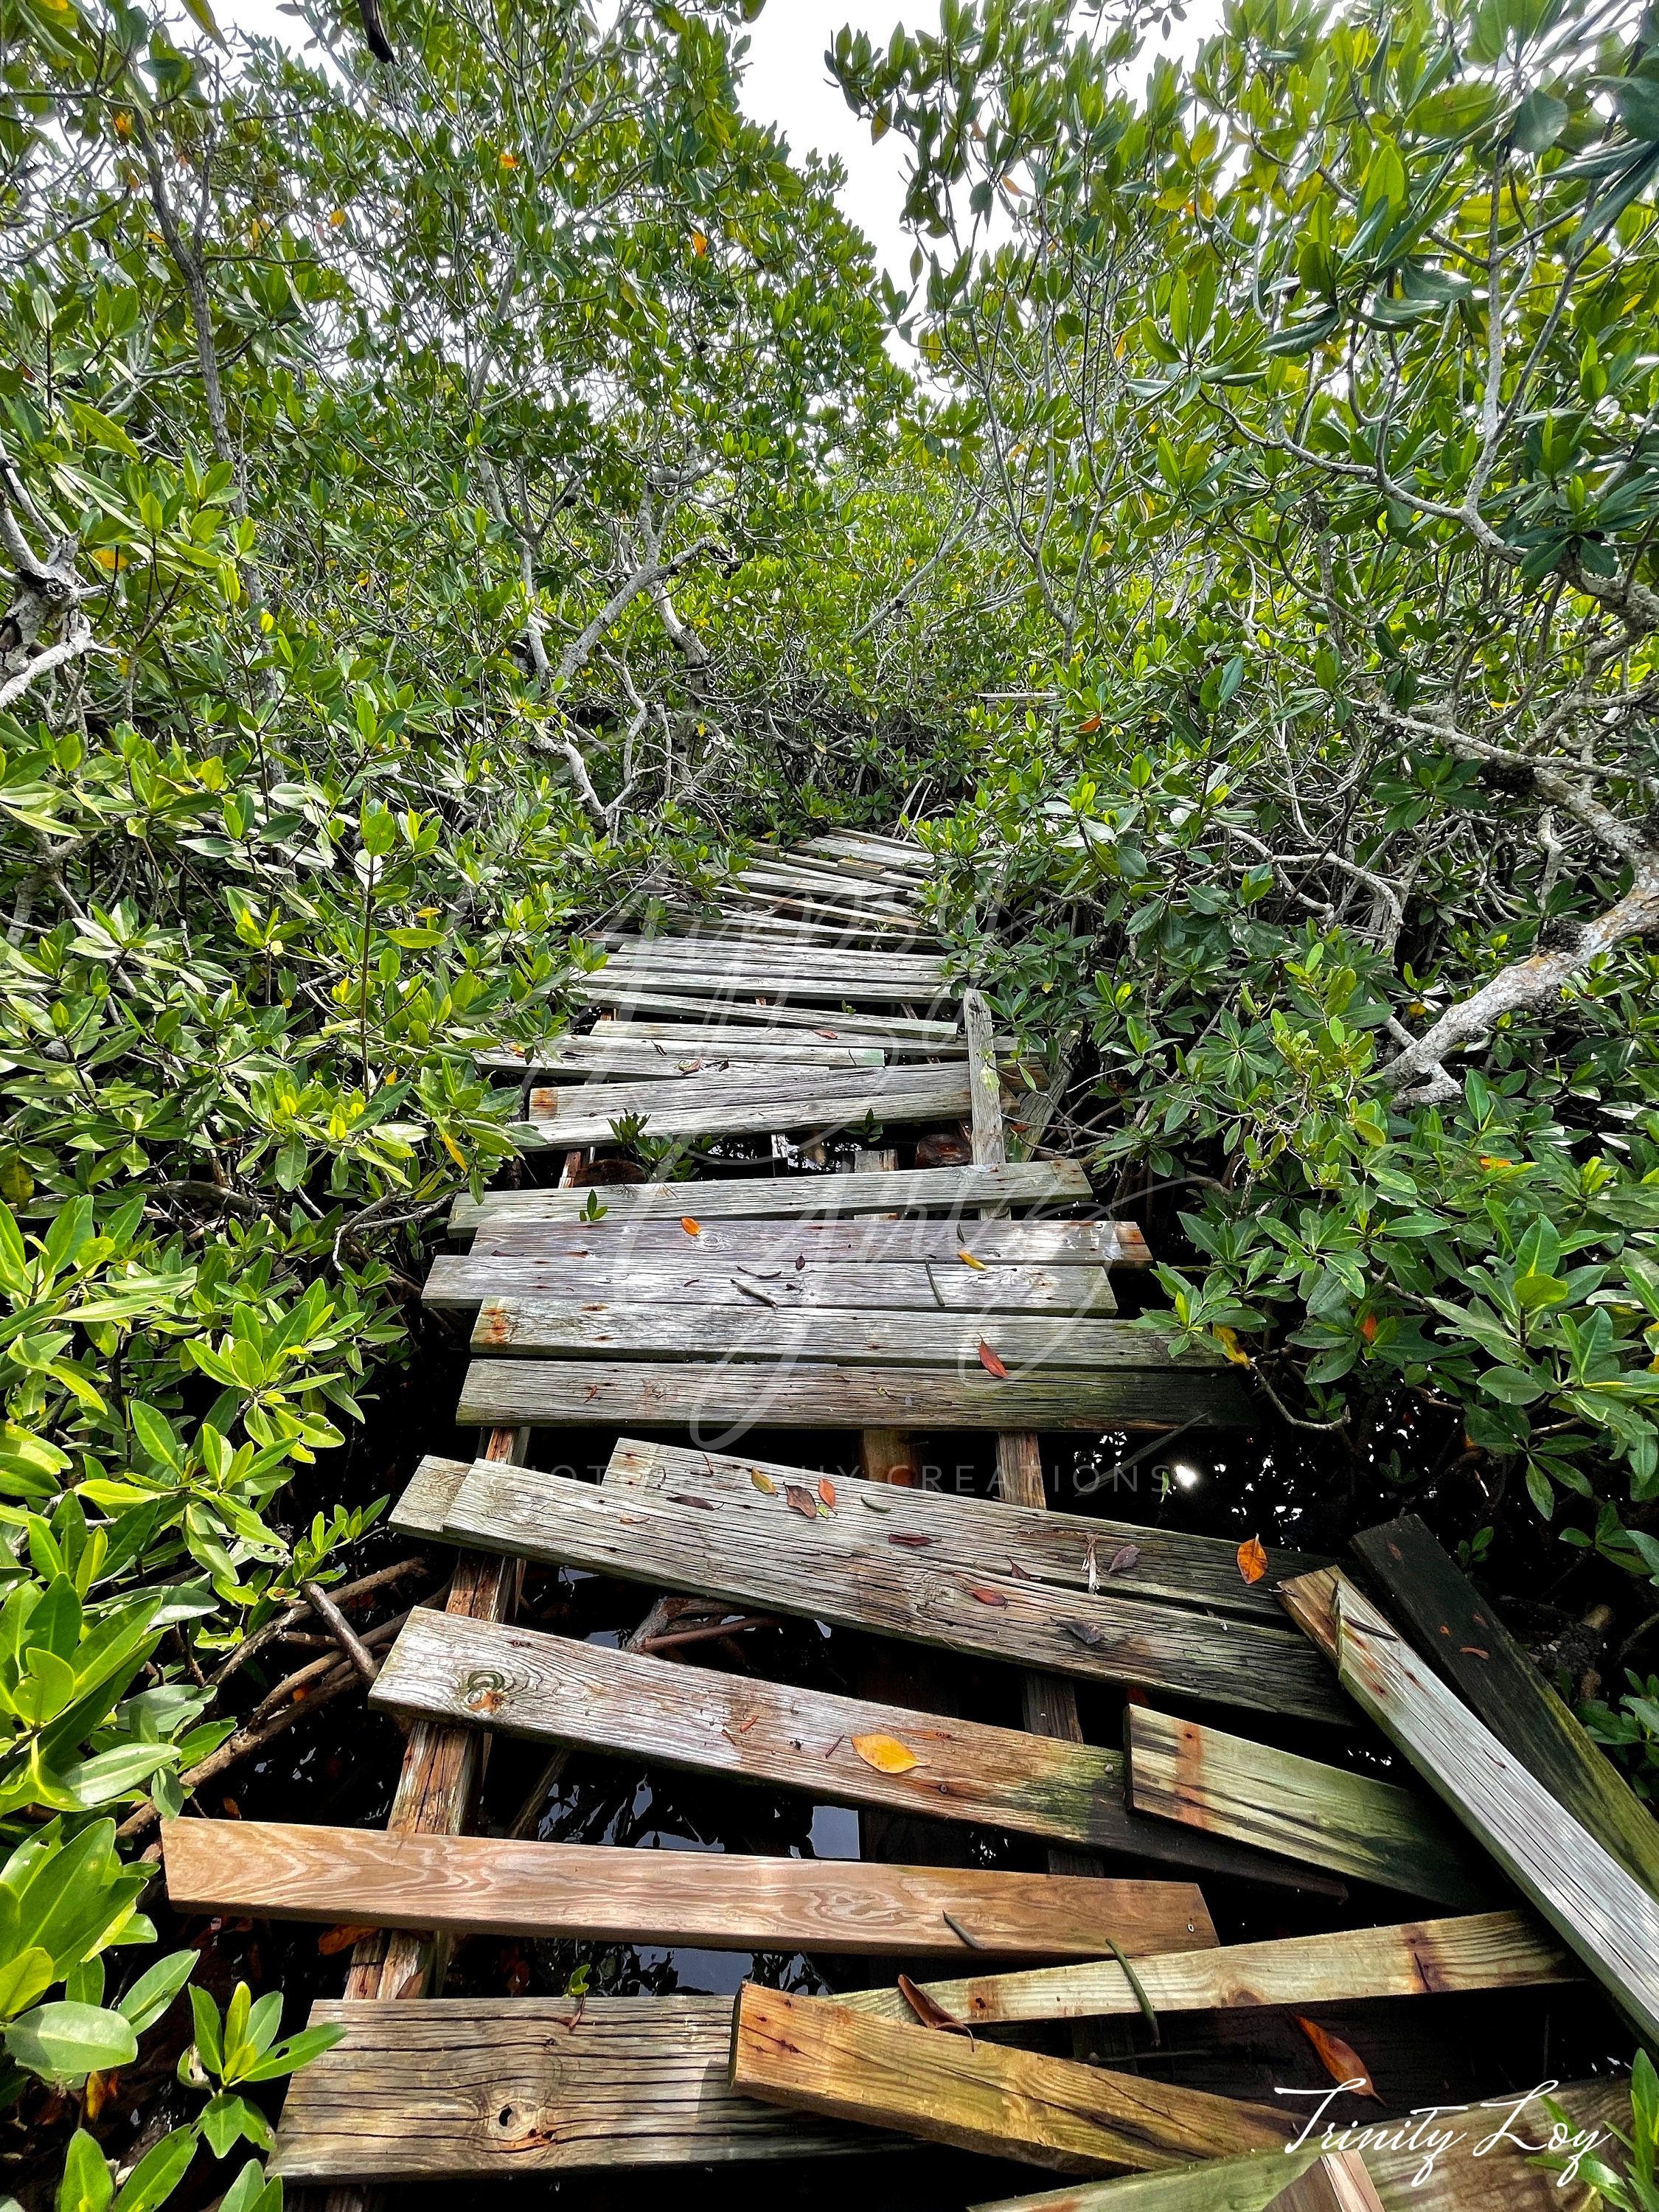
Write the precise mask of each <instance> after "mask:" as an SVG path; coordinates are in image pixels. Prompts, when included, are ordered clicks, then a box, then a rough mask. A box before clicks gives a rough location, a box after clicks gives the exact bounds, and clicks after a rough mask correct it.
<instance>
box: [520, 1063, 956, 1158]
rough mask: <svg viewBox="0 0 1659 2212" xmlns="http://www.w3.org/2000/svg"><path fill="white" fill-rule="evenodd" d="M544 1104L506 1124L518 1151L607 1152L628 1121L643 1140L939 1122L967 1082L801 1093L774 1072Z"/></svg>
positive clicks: (910, 1077) (940, 1071)
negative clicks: (755, 1079)
mask: <svg viewBox="0 0 1659 2212" xmlns="http://www.w3.org/2000/svg"><path fill="white" fill-rule="evenodd" d="M623 1093H626V1094H627V1096H626V1097H623V1096H621V1095H620V1094H623ZM548 1095H549V1096H550V1097H554V1098H556V1100H557V1102H558V1103H557V1106H556V1110H555V1111H554V1112H552V1113H551V1114H550V1115H547V1116H546V1117H545V1118H543V1117H540V1116H536V1115H532V1119H531V1120H530V1121H513V1122H511V1123H509V1124H508V1127H509V1128H510V1129H511V1131H512V1133H513V1141H514V1143H515V1144H516V1145H517V1146H518V1147H519V1149H520V1152H534V1151H536V1150H537V1149H538V1147H539V1148H542V1149H546V1148H547V1147H550V1146H551V1147H553V1148H554V1149H556V1150H562V1149H563V1148H564V1147H565V1146H580V1145H610V1144H614V1143H616V1141H617V1139H616V1136H615V1133H614V1132H613V1130H612V1127H611V1124H612V1123H613V1122H615V1121H621V1120H623V1118H625V1117H626V1116H628V1115H639V1116H640V1118H641V1120H642V1121H644V1122H645V1123H646V1125H647V1129H648V1132H649V1134H650V1135H651V1136H652V1137H653V1138H661V1137H738V1136H748V1135H753V1134H754V1133H756V1132H757V1131H761V1130H766V1131H771V1130H782V1129H831V1128H850V1127H858V1126H859V1125H860V1124H861V1123H863V1122H865V1121H868V1120H869V1119H870V1118H871V1117H872V1115H873V1116H874V1117H875V1119H876V1120H877V1121H949V1120H950V1119H951V1116H952V1115H957V1114H964V1113H966V1112H967V1110H968V1079H967V1076H966V1074H965V1073H963V1063H962V1062H960V1061H957V1060H945V1061H942V1062H941V1063H940V1064H939V1066H937V1067H935V1066H921V1067H915V1068H896V1069H894V1070H892V1071H890V1072H888V1071H878V1070H875V1069H872V1070H871V1071H870V1072H869V1073H867V1074H866V1073H862V1072H861V1071H858V1070H854V1071H852V1072H850V1073H846V1074H843V1075H838V1074H836V1073H835V1072H834V1071H832V1070H829V1069H825V1070H824V1071H823V1073H821V1074H820V1075H818V1077H817V1080H816V1083H815V1085H814V1086H813V1087H812V1088H811V1089H809V1088H808V1087H807V1086H806V1085H804V1084H803V1085H799V1087H795V1086H790V1087H787V1088H786V1087H785V1085H784V1082H783V1078H782V1076H781V1074H780V1073H773V1074H772V1075H770V1076H769V1079H768V1080H767V1082H766V1083H764V1084H756V1085H754V1086H753V1087H752V1088H751V1087H750V1086H749V1085H744V1084H743V1083H740V1082H736V1081H733V1080H732V1079H730V1078H729V1077H726V1076H722V1077H720V1079H718V1080H716V1079H713V1078H709V1079H705V1078H704V1077H702V1076H700V1075H687V1076H681V1077H679V1078H678V1079H676V1080H674V1081H672V1082H663V1083H629V1084H623V1083H614V1084H612V1083H606V1084H601V1085H598V1086H593V1085H576V1086H575V1087H574V1089H570V1090H566V1091H556V1092H550V1093H549V1094H548Z"/></svg>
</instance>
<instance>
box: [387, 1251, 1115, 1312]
mask: <svg viewBox="0 0 1659 2212" xmlns="http://www.w3.org/2000/svg"><path fill="white" fill-rule="evenodd" d="M421 1295H422V1298H423V1299H424V1301H425V1303H426V1304H428V1305H429V1306H435V1307H440V1308H442V1307H447V1308H451V1309H454V1308H461V1309H465V1308H467V1307H471V1306H478V1305H482V1304H483V1301H484V1300H485V1299H486V1298H493V1297H502V1298H506V1297H519V1298H521V1297H535V1298H544V1299H565V1300H568V1301H569V1302H570V1303H571V1304H575V1305H590V1304H607V1305H630V1306H643V1305H664V1306H738V1305H744V1304H747V1305H750V1306H754V1307H756V1308H758V1309H762V1310H766V1311H768V1312H772V1313H787V1312H789V1311H790V1310H793V1309H801V1310H805V1309H817V1308H829V1309H830V1310H839V1311H842V1312H850V1313H866V1312H872V1311H877V1310H884V1311H890V1312H900V1313H903V1312H916V1311H920V1312H922V1313H940V1312H946V1313H966V1314H981V1315H985V1316H990V1315H993V1314H1000V1313H1022V1312H1023V1313H1095V1314H1110V1313H1115V1312H1116V1310H1117V1301H1116V1299H1115V1297H1114V1296H1113V1293H1112V1286H1111V1284H1110V1282H1109V1279H1108V1278H1107V1274H1106V1271H1105V1269H1104V1268H1103V1267H1018V1266H1009V1267H983V1268H973V1269H970V1268H966V1267H963V1266H962V1265H961V1264H960V1263H959V1262H953V1263H946V1264H941V1265H939V1266H932V1265H930V1264H929V1263H928V1262H927V1261H925V1260H918V1261H914V1262H911V1261H891V1262H875V1263H872V1265H870V1266H868V1267H863V1266H860V1265H859V1264H858V1263H857V1262H856V1261H845V1262H842V1261H833V1260H832V1261H813V1260H809V1261H806V1262H805V1265H804V1266H802V1267H795V1266H793V1264H792V1265H788V1266H784V1265H781V1264H780V1265H778V1266H774V1267H746V1266H744V1263H743V1261H732V1260H722V1259H720V1258H719V1257H717V1256H714V1255H711V1256H710V1257H709V1258H708V1259H707V1260H705V1259H703V1258H702V1256H701V1255H699V1254H698V1253H697V1251H696V1249H695V1246H691V1245H689V1246H688V1249H687V1251H686V1255H685V1256H684V1259H681V1260H671V1259H670V1258H669V1257H668V1256H667V1255H666V1254H664V1253H653V1254H651V1255H648V1256H641V1257H638V1258H635V1257H634V1256H633V1255H630V1254H629V1252H628V1251H627V1249H626V1248H625V1247H624V1248H622V1249H617V1250H615V1251H609V1252H607V1251H605V1250H598V1251H595V1252H593V1253H592V1256H591V1257H586V1258H584V1257H582V1256H580V1248H578V1247H576V1246H574V1245H573V1246H572V1247H570V1248H569V1249H568V1251H567V1252H566V1253H564V1254H562V1255H559V1256H556V1257H549V1258H539V1257H538V1258H526V1259H515V1258H511V1257H498V1256H497V1255H495V1254H493V1253H490V1252H489V1251H485V1252H484V1253H483V1254H479V1253H477V1251H473V1252H469V1253H466V1254H465V1255H463V1254H460V1253H456V1252H441V1253H439V1255H437V1257H436V1258H435V1260H434V1261H433V1262H432V1265H431V1267H430V1268H429V1269H428V1273H427V1279H426V1282H425V1284H424V1285H423V1287H422V1292H421Z"/></svg>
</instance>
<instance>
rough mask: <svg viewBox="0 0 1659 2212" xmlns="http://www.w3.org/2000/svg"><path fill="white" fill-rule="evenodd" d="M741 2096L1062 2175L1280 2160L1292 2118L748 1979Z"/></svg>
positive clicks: (736, 2053) (738, 2061)
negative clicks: (1246, 2152)
mask: <svg viewBox="0 0 1659 2212" xmlns="http://www.w3.org/2000/svg"><path fill="white" fill-rule="evenodd" d="M732 2087H733V2088H736V2089H741V2090H743V2091H744V2093H746V2094H748V2095H750V2096H752V2097H759V2098H763V2099H765V2100H767V2101H769V2102H770V2103H774V2104H779V2105H782V2106H785V2107H786V2108H787V2109H788V2110H790V2111H793V2112H814V2113H817V2114H819V2115H820V2116H823V2117H825V2118H829V2117H833V2118H840V2119H848V2120H859V2121H862V2122H863V2123H864V2124H865V2125H866V2126H869V2127H881V2128H902V2129H903V2130H905V2131H906V2132H907V2133H908V2134H913V2135H918V2136H921V2137H922V2138H923V2139H924V2140H925V2141H927V2142H945V2143H953V2144H955V2145H956V2146H957V2148H959V2149H963V2150H971V2151H982V2152H985V2153H987V2154H990V2155H993V2156H995V2157H1000V2158H1017V2159H1023V2160H1026V2161H1027V2162H1028V2163H1029V2164H1030V2165H1033V2166H1051V2167H1053V2168H1054V2169H1055V2170H1056V2171H1058V2172H1061V2173H1100V2172H1107V2173H1110V2172H1120V2171H1121V2170H1123V2169H1125V2168H1128V2169H1130V2170H1132V2171H1144V2170H1146V2169H1147V2168H1156V2167H1159V2166H1176V2165H1181V2164H1184V2163H1187V2162H1188V2161H1190V2160H1193V2159H1195V2158H1204V2157H1206V2156H1214V2155H1215V2154H1217V2153H1218V2152H1220V2151H1223V2150H1230V2151H1231V2150H1237V2149H1238V2148H1241V2147H1243V2148H1245V2149H1259V2150H1266V2149H1279V2148H1282V2147H1283V2146H1284V2145H1285V2143H1286V2142H1289V2141H1290V2140H1291V2137H1292V2136H1295V2135H1296V2134H1297V2132H1298V2130H1299V2125H1300V2123H1299V2121H1298V2119H1297V2118H1296V2117H1295V2116H1294V2115H1292V2114H1291V2113H1290V2112H1285V2111H1273V2110H1270V2109H1269V2108H1268V2107H1267V2106H1261V2105H1246V2104H1243V2103H1240V2102H1238V2101H1237V2100H1234V2099H1232V2098H1230V2097H1215V2096H1211V2095H1210V2094H1208V2093H1206V2092H1205V2091H1203V2090H1200V2089H1182V2088H1177V2087H1168V2086H1166V2085H1164V2083H1162V2082H1157V2081H1148V2080H1146V2078H1144V2077H1143V2076H1139V2075H1125V2074H1112V2073H1108V2072H1106V2071H1104V2070H1103V2069H1099V2068H1092V2067H1084V2066H1079V2065H1078V2064H1076V2063H1073V2061H1072V2060H1071V2059H1068V2058H1048V2057H1038V2056H1036V2054H1035V2053H1033V2052H1031V2051H1010V2050H1007V2049H1006V2048H1004V2047H1003V2046H1002V2045H999V2044H995V2043H981V2042H978V2041H976V2040H975V2039H974V2038H973V2037H972V2036H960V2035H949V2034H940V2033H936V2032H934V2031H933V2030H930V2029H928V2028H926V2027H916V2026H912V2027H896V2026H894V2025H893V2024H892V2023H890V2022H889V2021H884V2020H877V2019H872V2018H871V2016H870V2015H868V2014H866V2013H860V2012H854V2010H852V2009H851V2008H850V2007H848V2006H845V2005H838V2004H834V2003H831V2002H829V2000H828V1999H826V1998H823V1997H798V1996H788V1995H787V1994H786V1993H785V1992H784V1991H782V1990H769V1989H763V1988H761V1987H760V1986H759V1985H758V1984H756V1983H754V1982H745V1983H744V1986H743V1988H742V1990H740V1991H739V1992H738V2009H737V2017H736V2019H735V2021H734V2022H733V2024H732Z"/></svg>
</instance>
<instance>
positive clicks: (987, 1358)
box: [979, 1340, 1008, 1383]
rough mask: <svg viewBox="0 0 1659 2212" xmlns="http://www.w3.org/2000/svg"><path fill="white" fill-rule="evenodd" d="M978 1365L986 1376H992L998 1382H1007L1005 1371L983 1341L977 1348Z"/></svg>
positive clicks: (1006, 1372)
mask: <svg viewBox="0 0 1659 2212" xmlns="http://www.w3.org/2000/svg"><path fill="white" fill-rule="evenodd" d="M979 1364H980V1365H981V1367H982V1368H983V1369H984V1370H985V1371H986V1373H987V1375H994V1376H996V1378H997V1381H998V1382H999V1383H1006V1381H1007V1380H1008V1370H1007V1369H1006V1367H1005V1366H1004V1365H1003V1364H1002V1362H1001V1361H1000V1359H999V1358H997V1356H996V1354H995V1352H993V1351H992V1349H991V1347H990V1346H989V1345H988V1344H987V1343H985V1342H984V1341H983V1340H981V1344H980V1347H979Z"/></svg>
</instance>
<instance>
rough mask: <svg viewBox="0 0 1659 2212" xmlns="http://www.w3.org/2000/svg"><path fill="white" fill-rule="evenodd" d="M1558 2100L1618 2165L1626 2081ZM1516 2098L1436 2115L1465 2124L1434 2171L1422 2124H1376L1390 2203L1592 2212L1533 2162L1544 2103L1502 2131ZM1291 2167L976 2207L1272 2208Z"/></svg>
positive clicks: (981, 2210) (1371, 2154) (1211, 2168)
mask: <svg viewBox="0 0 1659 2212" xmlns="http://www.w3.org/2000/svg"><path fill="white" fill-rule="evenodd" d="M1553 2101H1554V2102H1556V2103H1558V2104H1559V2105H1560V2106H1562V2108H1563V2109H1564V2111H1565V2112H1567V2113H1568V2115H1569V2116H1570V2118H1571V2124H1572V2126H1573V2128H1574V2130H1575V2131H1577V2132H1580V2133H1594V2134H1599V2135H1601V2136H1602V2138H1603V2144H1604V2148H1603V2149H1602V2152H1601V2155H1603V2156H1608V2155H1609V2154H1611V2159H1612V2162H1613V2165H1614V2166H1615V2167H1617V2166H1619V2165H1620V2163H1621V2162H1622V2161H1621V2160H1620V2154H1619V2151H1618V2147H1617V2145H1616V2144H1613V2143H1612V2142H1607V2139H1606V2130H1607V2129H1608V2128H1609V2127H1610V2126H1613V2125H1619V2124H1624V2123H1626V2122H1627V2121H1628V2119H1629V2117H1630V2093H1629V2090H1628V2088H1627V2087H1626V2084H1625V2083H1624V2082H1622V2081H1579V2082H1571V2083H1569V2084H1568V2085H1567V2086H1566V2087H1564V2088H1562V2089H1560V2090H1559V2091H1558V2092H1557V2093H1556V2095H1555V2098H1554V2099H1553ZM1514 2102H1515V2100H1514V2099H1513V2098H1511V2097H1508V2096H1503V2095H1498V2096H1494V2097H1493V2099H1492V2101H1491V2103H1490V2104H1489V2105H1487V2106H1474V2107H1459V2108H1455V2109H1454V2110H1453V2111H1452V2112H1448V2114H1447V2115H1446V2116H1445V2118H1443V2120H1441V2121H1440V2122H1438V2123H1437V2124H1438V2125H1440V2126H1443V2127H1447V2128H1449V2129H1453V2130H1456V2131H1458V2132H1459V2133H1460V2134H1461V2135H1462V2141H1461V2142H1458V2143H1456V2144H1455V2145H1454V2146H1452V2147H1451V2148H1448V2149H1446V2150H1445V2151H1443V2152H1442V2153H1441V2154H1439V2155H1438V2156H1437V2157H1436V2158H1435V2159H1434V2160H1432V2161H1431V2162H1430V2166H1429V2171H1428V2172H1427V2173H1426V2174H1425V2173H1424V2172H1423V2167H1424V2163H1425V2152H1424V2148H1423V2138H1422V2136H1421V2135H1420V2133H1418V2132H1417V2124H1416V2123H1414V2122H1413V2121H1411V2120H1409V2119H1407V2120H1404V2121H1402V2122H1399V2123H1393V2124H1390V2123H1389V2122H1386V2121H1379V2122H1378V2123H1376V2127H1377V2128H1378V2129H1379V2130H1381V2131H1382V2133H1383V2135H1384V2136H1388V2137H1390V2138H1393V2141H1392V2142H1388V2143H1385V2144H1383V2145H1381V2146H1379V2145H1377V2144H1376V2143H1374V2142H1367V2144H1366V2145H1365V2147H1364V2149H1363V2150H1362V2151H1361V2156H1362V2157H1363V2158H1364V2161H1365V2170H1366V2172H1367V2173H1368V2174H1369V2175H1370V2180H1371V2185H1372V2187H1373V2188H1374V2189H1375V2190H1376V2194H1377V2197H1378V2199H1379V2201H1380V2202H1381V2203H1382V2205H1383V2212H1591V2207H1592V2205H1593V2204H1595V2203H1599V2202H1600V2200H1599V2199H1597V2198H1594V2197H1592V2195H1591V2193H1590V2191H1589V2190H1587V2189H1586V2188H1585V2187H1584V2186H1583V2184H1582V2183H1580V2184H1568V2185H1565V2186H1560V2187H1558V2186H1557V2183H1556V2179H1555V2177H1554V2175H1553V2174H1549V2173H1541V2172H1538V2171H1537V2170H1536V2169H1535V2168H1534V2166H1532V2165H1531V2163H1530V2161H1529V2156H1528V2148H1527V2146H1528V2145H1534V2144H1541V2143H1542V2142H1544V2141H1545V2139H1546V2138H1547V2136H1548V2133H1549V2123H1548V2121H1547V2119H1546V2118H1544V2116H1543V2114H1542V2113H1541V2111H1540V2109H1539V2107H1538V2106H1536V2105H1535V2104H1534V2105H1531V2106H1528V2107H1527V2109H1526V2110H1525V2112H1523V2113H1522V2115H1521V2116H1520V2118H1518V2119H1517V2120H1516V2122H1515V2124H1514V2125H1513V2127H1512V2128H1510V2130H1509V2132H1510V2135H1511V2136H1518V2137H1519V2138H1520V2142H1518V2143H1517V2142H1514V2141H1505V2140H1503V2139H1501V2138H1498V2130H1499V2129H1500V2128H1501V2127H1504V2125H1505V2124H1506V2123H1507V2121H1508V2119H1509V2116H1510V2111H1511V2108H1512V2106H1513V2105H1514ZM1621 2116H1622V2118H1621ZM1414 2135H1415V2136H1416V2140H1415V2141H1414V2142H1413V2136H1414ZM1494 2138H1498V2139H1496V2140H1494ZM1486 2145H1490V2148H1483V2146H1486ZM1317 2148H1318V2145H1317V2142H1316V2143H1315V2144H1314V2145H1313V2146H1311V2147H1310V2149H1308V2150H1304V2151H1303V2152H1301V2153H1299V2154H1297V2158H1298V2160H1301V2161H1305V2163H1307V2164H1312V2163H1313V2157H1314V2154H1315V2153H1316V2151H1317ZM1287 2168H1288V2169H1289V2170H1290V2171H1291V2172H1292V2173H1293V2172H1294V2170H1295V2169H1294V2167H1293V2166H1291V2160H1289V2159H1285V2160H1281V2159H1280V2158H1279V2156H1278V2155H1277V2154H1272V2153H1270V2154H1267V2156H1266V2157H1257V2158H1248V2157H1247V2158H1237V2159H1226V2160H1218V2161H1216V2162H1215V2163H1214V2164H1212V2165H1206V2166H1195V2167H1192V2168H1190V2169H1188V2173H1187V2174H1185V2175H1178V2174H1158V2175H1146V2176H1144V2177H1136V2178H1134V2179H1129V2180H1125V2181H1110V2182H1097V2183H1094V2184H1091V2185H1086V2186H1085V2187H1082V2188H1075V2189H1052V2190H1042V2191H1039V2192H1037V2193H1036V2195H1034V2196H1030V2197H1001V2198H999V2199H998V2200H997V2202H996V2203H992V2204H981V2205H978V2206H976V2207H975V2208H974V2212H1267V2207H1268V2206H1270V2205H1276V2204H1277V2203H1278V2200H1279V2197H1280V2195H1281V2194H1282V2192H1283V2190H1284V2188H1285V2169H1287Z"/></svg>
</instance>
